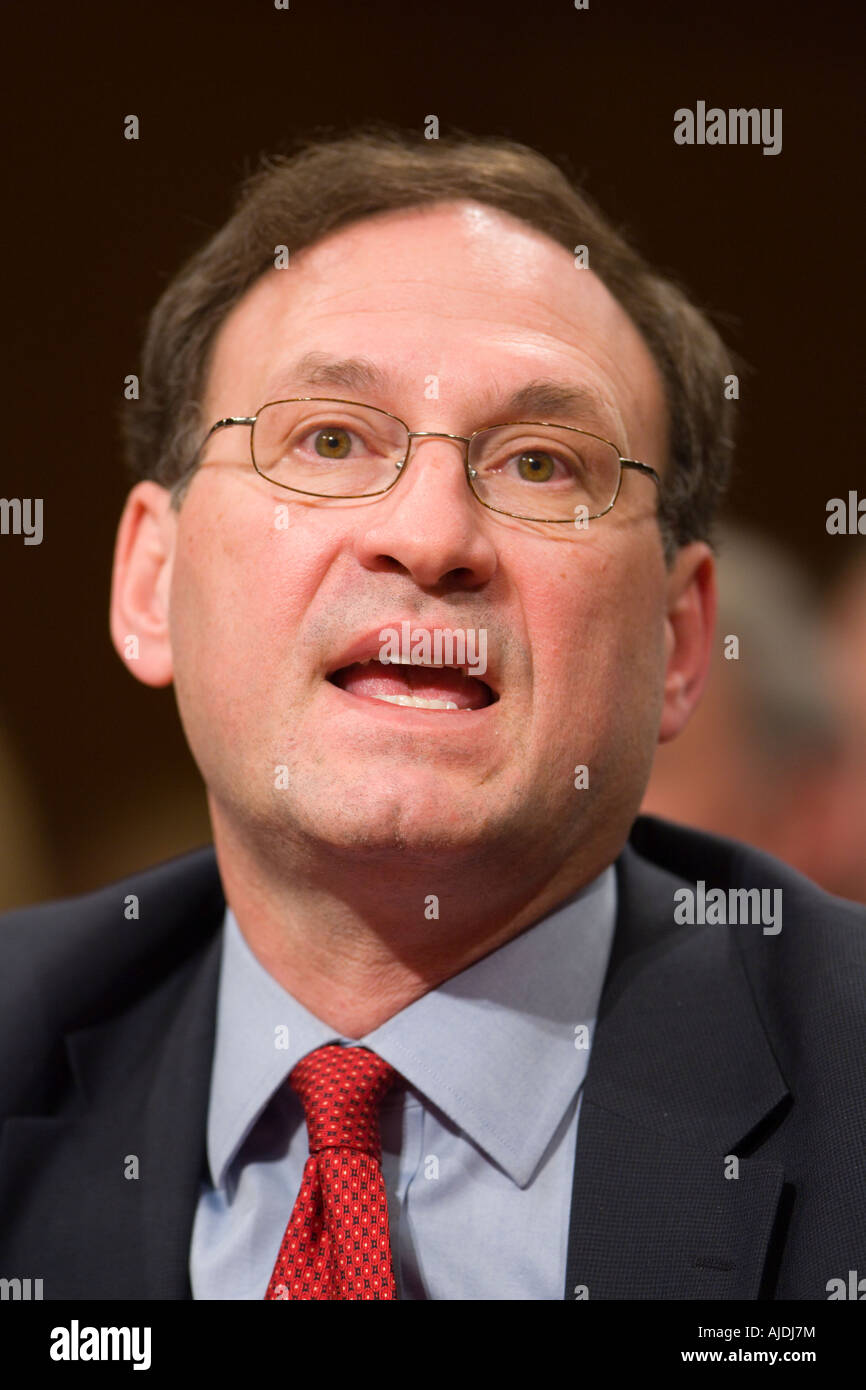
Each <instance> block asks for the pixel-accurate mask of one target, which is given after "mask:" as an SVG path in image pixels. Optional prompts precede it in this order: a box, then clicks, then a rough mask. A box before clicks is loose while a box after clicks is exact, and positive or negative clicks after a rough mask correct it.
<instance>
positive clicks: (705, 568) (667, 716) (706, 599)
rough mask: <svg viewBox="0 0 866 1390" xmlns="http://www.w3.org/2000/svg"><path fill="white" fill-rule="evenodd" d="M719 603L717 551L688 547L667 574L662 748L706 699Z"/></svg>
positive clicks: (696, 544)
mask: <svg viewBox="0 0 866 1390" xmlns="http://www.w3.org/2000/svg"><path fill="white" fill-rule="evenodd" d="M716 601H717V591H716V564H715V560H714V559H713V552H712V551H711V550H710V547H709V546H708V545H706V544H705V543H704V542H703V541H695V542H693V543H692V544H691V545H686V546H683V547H682V549H681V550H679V551H678V552H677V555H676V558H675V560H674V563H673V565H672V567H671V569H670V572H669V575H668V594H667V618H666V619H665V685H664V704H663V706H662V718H661V724H660V726H659V743H667V742H668V741H669V740H670V739H672V738H676V736H677V734H678V733H680V732H681V731H682V730H683V729H684V728H685V726H686V724H687V723H688V721H689V719H690V717H691V714H692V711H693V710H694V708H695V706H696V704H697V703H698V700H699V699H700V698H701V694H702V692H703V689H704V685H705V684H706V680H707V675H708V674H709V669H710V662H711V659H712V651H713V636H714V634H715V627H716Z"/></svg>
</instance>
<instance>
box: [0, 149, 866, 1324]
mask: <svg viewBox="0 0 866 1390" xmlns="http://www.w3.org/2000/svg"><path fill="white" fill-rule="evenodd" d="M729 368H730V362H729V359H728V356H727V354H726V353H725V350H724V348H723V347H722V344H721V343H720V341H719V339H718V337H717V336H716V334H715V332H714V330H713V329H712V328H711V326H710V325H709V324H708V323H707V322H706V320H705V319H704V318H703V317H702V316H701V315H700V314H699V313H698V312H697V310H695V309H694V308H693V307H691V306H690V305H689V304H688V302H687V301H686V300H685V298H684V297H683V296H682V295H681V294H680V292H679V291H678V290H676V289H675V288H674V287H673V286H671V285H669V284H668V283H667V282H665V281H663V280H661V279H660V278H658V277H656V276H654V275H653V273H652V272H651V271H650V270H649V269H648V268H647V267H646V265H645V264H644V263H643V262H642V261H641V260H640V258H639V257H638V256H637V254H636V253H635V252H634V251H632V250H631V249H630V248H629V247H628V246H627V245H626V244H625V242H624V241H623V240H622V239H621V238H620V237H619V236H618V235H617V233H616V232H614V230H613V229H612V228H611V227H610V226H609V225H608V224H607V223H606V222H605V220H604V219H603V218H602V217H601V215H600V214H599V213H598V212H596V211H595V210H594V209H593V208H592V207H591V206H590V205H589V204H588V203H587V202H586V200H585V199H584V198H583V197H582V196H581V195H580V194H579V193H577V192H576V191H575V190H573V189H571V188H570V186H569V185H568V183H567V181H566V180H565V179H564V177H563V176H562V175H561V174H560V173H559V171H557V170H556V169H555V168H553V167H552V166H551V165H550V164H549V163H548V162H547V161H546V160H544V159H542V158H541V157H540V156H538V155H536V154H534V153H533V152H531V151H528V150H526V149H524V148H523V147H520V146H516V145H513V144H510V143H508V142H498V141H489V142H484V141H478V142H474V141H461V140H455V141H454V142H444V141H443V142H440V143H439V145H425V144H424V143H423V142H420V143H418V144H415V143H413V142H412V141H411V140H408V139H403V138H401V137H399V136H397V135H388V134H382V133H373V134H361V135H359V136H356V137H350V138H346V139H344V140H337V141H333V142H322V143H319V144H316V145H312V146H310V147H308V148H307V149H306V150H304V151H302V152H301V153H300V154H299V155H297V156H296V157H295V158H294V159H293V160H289V161H277V162H275V163H273V164H272V165H271V166H269V167H266V168H265V169H264V171H263V172H262V173H261V174H260V175H259V176H257V178H256V179H254V180H253V181H252V183H251V184H250V186H249V188H248V189H247V190H246V192H245V196H244V198H243V200H242V201H241V203H240V205H239V208H238V210H237V212H236V213H235V215H234V216H233V218H232V219H231V220H230V221H229V223H228V224H227V225H226V227H224V228H223V229H222V230H221V231H220V232H219V233H218V234H217V235H216V236H215V237H214V238H213V239H212V241H211V242H210V243H209V244H208V246H206V247H205V248H204V249H203V250H202V251H201V252H200V253H199V254H198V255H197V256H196V257H194V258H193V260H192V262H191V263H190V264H189V265H188V266H187V267H186V268H185V269H184V271H183V272H182V273H181V274H180V276H178V277H177V278H176V280H175V281H174V283H173V284H172V285H171V286H170V287H169V289H168V290H167V291H166V293H165V295H164V296H163V298H162V300H161V302H160V304H159V305H158V307H157V309H156V311H155V313H154V316H153V319H152V322H151V327H150V331H149V335H148V341H147V345H146V351H145V359H144V366H143V372H142V381H143V396H142V403H141V405H142V408H141V413H140V414H136V415H135V416H133V417H132V418H131V420H130V422H129V426H128V428H129V432H130V448H131V457H132V459H133V462H134V464H135V466H136V468H137V469H138V471H139V476H140V477H141V481H139V482H138V483H137V485H136V486H135V487H134V488H133V490H132V492H131V494H130V497H129V500H128V503H127V506H126V509H125V512H124V515H123V518H122V521H121V524H120V529H119V534H118V542H117V551H116V557H115V568H114V576H113V588H112V599H111V631H112V636H113V640H114V643H115V646H116V647H117V649H118V651H119V652H120V653H121V655H122V656H123V657H124V659H125V660H126V661H127V663H128V665H129V668H130V671H131V672H132V673H133V674H134V675H135V676H137V677H138V678H139V679H140V680H142V681H144V682H145V683H146V684H150V685H154V686H159V685H164V684H167V683H168V682H173V683H174V687H175V690H176V693H177V700H178V706H179V711H180V716H181V719H182V721H183V725H184V729H185V732H186V735H187V738H188V741H189V744H190V747H191V749H192V752H193V754H194V756H195V758H196V760H197V762H198V765H199V767H200V769H201V772H202V776H203V778H204V781H205V783H206V786H207V792H208V801H209V807H210V813H211V819H212V824H213V833H214V850H213V851H211V850H205V851H201V852H198V853H196V854H193V855H190V856H186V857H184V858H182V859H180V860H177V861H174V862H172V863H169V864H167V865H163V866H160V867H158V868H156V869H154V870H151V871H149V872H146V873H142V874H141V875H138V876H135V877H134V878H132V879H129V880H127V881H125V882H124V883H121V884H116V885H114V886H112V887H110V888H107V889H104V890H102V891H101V892H99V893H96V894H93V895H91V896H88V897H86V898H83V899H78V900H76V901H74V902H66V903H59V904H54V905H49V906H47V907H43V908H36V909H30V910H28V911H26V912H23V913H17V914H13V915H11V916H10V917H9V918H8V919H7V921H6V924H5V931H4V937H3V940H4V943H5V956H6V962H7V964H6V967H5V975H4V978H5V981H6V984H5V989H6V990H7V991H8V995H7V997H6V998H5V1000H4V1004H5V1007H4V1011H3V1015H2V1016H3V1018H4V1020H5V1024H4V1026H5V1028H6V1029H8V1030H9V1031H8V1039H9V1041H8V1045H7V1052H6V1055H10V1052H11V1053H15V1054H16V1055H18V1056H19V1058H20V1061H19V1062H18V1064H17V1065H16V1066H15V1067H13V1068H11V1073H10V1074H9V1075H8V1078H7V1079H6V1080H5V1081H4V1094H3V1114H4V1115H6V1116H8V1117H9V1118H8V1119H7V1120H6V1125H5V1129H4V1135H3V1150H2V1167H0V1203H2V1207H0V1209H2V1212H3V1220H2V1237H0V1262H2V1266H3V1272H4V1273H5V1274H9V1275H12V1274H18V1275H20V1276H21V1277H42V1278H43V1279H44V1292H45V1297H46V1298H49V1297H54V1298H63V1297H72V1298H88V1297H96V1298H99V1297H114V1298H136V1297H144V1298H152V1299H153V1298H185V1297H190V1296H192V1297H195V1298H199V1299H213V1298H223V1299H227V1298H243V1299H261V1298H264V1297H266V1296H267V1297H268V1298H275V1299H307V1298H316V1299H320V1298H321V1299H325V1298H327V1299H331V1298H333V1299H354V1298H377V1299H378V1298H385V1299H388V1298H399V1299H423V1298H434V1299H460V1300H462V1299H563V1298H568V1299H585V1298H589V1299H611V1298H614V1299H621V1298H663V1299H682V1298H707V1299H737V1298H746V1299H757V1298H764V1297H767V1298H791V1297H794V1298H813V1299H815V1298H825V1297H827V1296H828V1293H827V1290H828V1281H830V1280H832V1279H835V1278H837V1277H842V1278H846V1277H847V1272H848V1271H849V1270H850V1269H852V1268H854V1269H856V1268H858V1261H860V1262H861V1264H862V1260H863V1254H864V1234H866V1231H864V1211H866V1193H864V1177H863V1165H862V1152H863V1138H864V1132H863V1121H864V1099H866V1097H864V1086H863V1082H862V1068H861V1065H860V1058H861V1057H862V1047H863V1042H864V1037H863V1032H864V1028H863V1010H862V1003H861V999H862V990H861V983H862V971H863V965H864V960H866V937H864V932H863V925H864V919H863V913H862V911H861V910H860V909H858V908H855V907H854V906H853V905H851V904H847V903H844V902H842V901H840V900H836V899H832V898H830V897H827V896H825V895H823V894H822V893H820V892H819V891H818V890H817V889H816V888H814V887H813V886H812V885H811V884H809V883H808V882H807V881H806V880H804V879H801V878H799V877H798V876H796V875H795V874H793V873H792V872H791V871H789V870H787V869H786V868H785V867H783V866H782V865H781V864H779V863H777V862H775V861H773V860H771V859H769V858H766V857H764V856H762V855H760V854H758V853H756V852H753V851H750V850H748V849H747V848H745V847H744V846H741V845H738V844H736V843H734V842H729V841H725V840H720V839H715V838H711V837H708V836H704V835H700V834H697V833H693V832H689V831H684V830H678V829H675V828H674V827H672V826H668V825H666V824H665V823H663V822H657V821H652V820H640V821H638V822H637V824H636V825H633V823H634V821H635V817H636V814H637V810H638V807H639V805H640V801H641V796H642V794H643V790H644V787H645V785H646V781H647V778H648V775H649V770H650V766H651V763H652V757H653V751H654V748H655V746H656V744H657V742H658V741H659V740H661V741H665V740H668V739H671V738H673V737H675V736H676V734H677V733H678V732H679V730H680V729H681V728H682V727H683V726H684V724H685V723H686V721H687V720H688V717H689V715H690V713H691V711H692V710H693V708H694V707H695V704H696V702H697V701H698V699H699V696H700V693H701V688H702V686H703V683H704V680H705V677H706V673H707V668H708V664H709V661H710V655H711V649H712V641H713V618H714V605H715V589H714V570H713V555H712V550H711V547H710V544H709V543H708V536H709V527H710V522H711V518H712V514H713V511H714V508H715V505H716V503H717V501H718V498H719V496H720V493H721V491H722V488H723V485H724V480H725V477H726V474H727V469H728V462H729V454H730V424H729V421H728V417H727V413H726V412H727V410H729V409H730V406H729V404H727V403H726V402H725V401H724V396H723V391H724V377H725V375H726V373H727V372H728V370H729ZM527 422H528V423H527ZM461 643H462V645H461ZM437 644H438V645H437ZM630 832H631V834H630ZM720 900H723V902H724V904H725V909H724V915H723V916H722V917H721V920H720V912H721V908H720V906H719V903H720ZM708 904H709V905H710V910H708V906H707V905H708Z"/></svg>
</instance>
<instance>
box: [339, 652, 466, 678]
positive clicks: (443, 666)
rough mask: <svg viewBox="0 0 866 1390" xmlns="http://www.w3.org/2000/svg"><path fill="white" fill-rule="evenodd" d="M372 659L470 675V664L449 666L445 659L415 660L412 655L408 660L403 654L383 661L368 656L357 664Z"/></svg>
mask: <svg viewBox="0 0 866 1390" xmlns="http://www.w3.org/2000/svg"><path fill="white" fill-rule="evenodd" d="M371 661H375V662H377V663H378V664H379V665H380V666H421V667H424V668H426V669H427V670H431V671H442V670H446V671H459V672H460V675H461V676H468V675H469V667H468V666H449V665H448V664H447V663H446V662H444V661H443V662H436V661H413V660H412V659H411V657H410V658H409V659H408V660H406V659H405V658H404V657H402V656H397V657H389V658H388V659H387V661H383V660H382V659H381V658H380V657H378V656H367V657H365V658H364V660H363V661H359V662H358V663H357V665H358V666H369V665H370V662H371Z"/></svg>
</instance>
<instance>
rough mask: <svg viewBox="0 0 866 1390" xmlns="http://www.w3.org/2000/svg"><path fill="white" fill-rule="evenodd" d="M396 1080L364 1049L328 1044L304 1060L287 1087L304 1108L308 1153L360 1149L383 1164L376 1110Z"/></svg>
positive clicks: (374, 1056) (387, 1066)
mask: <svg viewBox="0 0 866 1390" xmlns="http://www.w3.org/2000/svg"><path fill="white" fill-rule="evenodd" d="M397 1075H398V1074H397V1072H396V1071H395V1070H394V1068H393V1067H391V1066H389V1065H388V1063H387V1062H386V1061H384V1060H383V1059H382V1058H381V1057H379V1056H377V1054H376V1053H375V1052H371V1051H370V1049H369V1048H367V1047H340V1045H339V1044H338V1043H328V1044H327V1045H326V1046H325V1047H317V1048H316V1050H315V1051H314V1052H308V1053H307V1055H306V1057H302V1058H301V1060H300V1062H298V1064H297V1066H296V1067H294V1068H293V1070H292V1072H291V1075H290V1076H289V1085H290V1086H291V1087H292V1089H293V1090H294V1091H296V1092H297V1094H298V1095H299V1096H300V1099H301V1104H302V1105H303V1107H304V1113H305V1115H306V1117H307V1131H308V1133H309V1136H310V1153H311V1154H314V1153H317V1152H318V1151H319V1150H320V1149H359V1150H360V1151H361V1152H362V1153H367V1154H370V1155H371V1157H373V1158H375V1159H376V1160H377V1161H381V1156H382V1144H381V1140H380V1138H379V1105H380V1102H381V1100H382V1097H383V1096H384V1094H385V1092H386V1091H387V1090H388V1089H389V1088H390V1087H391V1086H392V1085H393V1084H394V1082H395V1081H396V1080H397Z"/></svg>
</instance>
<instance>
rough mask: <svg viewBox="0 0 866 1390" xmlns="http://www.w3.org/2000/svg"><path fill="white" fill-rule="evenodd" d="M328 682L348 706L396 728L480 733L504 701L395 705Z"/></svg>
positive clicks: (457, 735)
mask: <svg viewBox="0 0 866 1390" xmlns="http://www.w3.org/2000/svg"><path fill="white" fill-rule="evenodd" d="M325 685H326V686H327V688H328V689H329V690H331V691H333V693H334V694H335V695H336V696H337V698H338V699H339V701H340V703H341V704H342V705H343V707H344V708H345V709H346V710H349V709H352V708H354V709H356V710H357V711H358V713H359V714H366V715H368V716H369V717H370V718H371V719H378V720H380V721H381V722H382V723H385V724H390V725H391V726H392V728H403V729H419V730H420V729H423V730H424V731H425V732H432V731H433V730H434V729H435V730H436V731H437V732H438V731H439V730H440V729H441V731H442V733H444V734H447V735H451V736H452V737H454V736H456V737H460V736H461V735H465V734H467V733H468V734H471V733H472V732H473V731H474V732H476V733H478V732H479V731H480V729H481V728H482V727H486V726H487V725H488V724H489V722H490V720H491V719H492V718H494V716H495V712H496V710H497V709H498V708H499V703H500V702H499V700H494V702H493V704H491V705H483V706H482V707H481V709H470V710H459V709H417V708H416V707H415V706H414V705H394V704H391V702H390V701H389V700H376V699H373V698H371V697H370V696H369V695H351V694H350V693H349V691H348V690H343V689H341V687H340V686H339V685H334V684H333V682H332V681H329V680H326V681H325Z"/></svg>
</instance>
